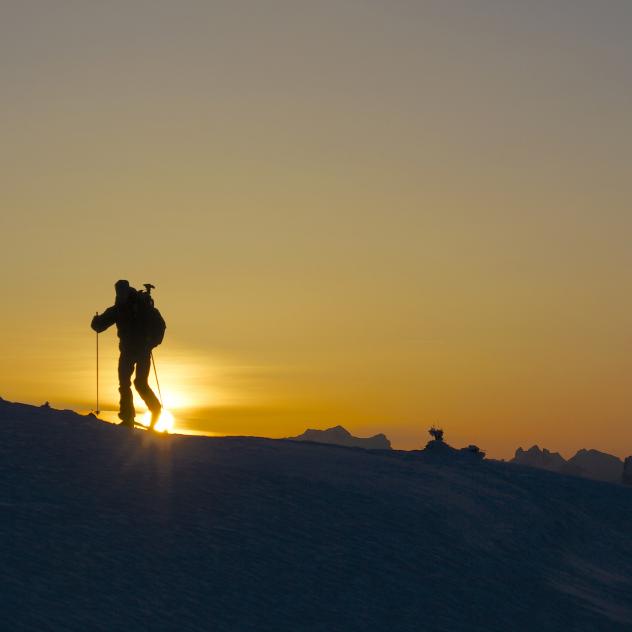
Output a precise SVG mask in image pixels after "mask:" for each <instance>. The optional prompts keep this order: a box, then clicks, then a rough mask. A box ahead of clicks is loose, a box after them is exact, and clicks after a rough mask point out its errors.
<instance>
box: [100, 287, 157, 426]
mask: <svg viewBox="0 0 632 632" xmlns="http://www.w3.org/2000/svg"><path fill="white" fill-rule="evenodd" d="M145 287H146V288H147V291H145V292H143V291H138V290H136V289H134V288H133V287H131V286H130V284H129V282H128V281H126V280H124V279H121V280H120V281H117V282H116V283H115V284H114V289H115V291H116V299H115V301H114V305H112V307H108V309H106V310H105V311H104V312H103V313H102V314H98V313H97V315H96V316H95V317H94V318H93V319H92V324H91V327H92V329H93V330H94V331H96V332H97V333H101V332H102V331H105V330H106V329H108V327H111V326H112V325H114V324H116V329H117V333H118V337H119V350H120V356H119V362H118V378H119V393H120V395H121V399H120V408H119V414H118V416H119V419H120V420H121V423H120V425H122V426H126V427H129V428H133V427H134V419H135V417H136V411H135V410H134V400H133V395H132V374H133V373H134V368H135V369H136V377H135V378H134V386H135V387H136V390H137V391H138V394H139V395H140V396H141V398H142V399H143V401H144V402H145V404H146V405H147V408H148V409H149V410H150V411H151V422H150V428H153V427H154V426H155V425H156V422H157V421H158V419H159V418H160V412H161V410H162V406H161V405H160V401H159V399H158V398H157V397H156V394H155V393H154V392H153V391H152V389H151V388H150V386H149V382H148V379H149V370H150V368H151V351H152V349H153V348H154V347H155V346H156V345H158V344H160V343H161V342H162V338H163V336H164V332H165V321H164V319H163V318H162V316H161V314H160V312H159V311H158V310H157V309H156V308H155V307H154V304H153V300H152V299H151V296H150V291H151V289H152V287H153V286H151V285H149V284H147V285H146V286H145Z"/></svg>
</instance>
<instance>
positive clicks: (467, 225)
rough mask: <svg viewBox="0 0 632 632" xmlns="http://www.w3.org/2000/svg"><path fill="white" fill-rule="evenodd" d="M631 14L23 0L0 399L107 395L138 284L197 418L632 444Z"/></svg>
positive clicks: (411, 438)
mask: <svg viewBox="0 0 632 632" xmlns="http://www.w3.org/2000/svg"><path fill="white" fill-rule="evenodd" d="M631 28H632V3H631V2H629V0H606V1H604V2H597V1H596V0H590V1H588V0H547V1H534V2H524V1H518V0H454V1H450V2H446V1H445V0H418V1H412V0H379V1H378V0H364V1H360V0H356V1H346V0H319V1H318V2H307V1H301V0H250V1H240V0H225V1H224V0H214V1H213V2H206V1H204V2H203V1H199V2H198V1H178V2H175V1H169V2H166V1H164V0H152V1H149V0H148V1H133V0H125V1H110V2H90V1H84V0H76V1H66V0H63V1H62V0H54V1H49V0H46V1H40V2H35V1H28V0H27V1H23V0H20V1H18V0H9V1H5V2H3V3H2V9H1V10H0V78H1V80H2V101H1V108H2V116H1V117H0V138H1V139H2V140H1V143H2V150H1V151H0V161H1V162H0V185H1V186H0V191H1V193H0V195H1V198H0V199H1V215H0V218H1V219H0V222H1V223H0V230H1V234H2V247H1V248H0V265H1V269H2V274H1V276H0V291H1V294H2V303H1V305H2V309H1V310H0V327H1V331H2V336H3V341H2V353H1V354H0V395H1V396H2V397H4V398H5V399H10V400H16V401H26V402H31V403H38V404H39V403H42V402H43V401H45V400H49V401H50V402H51V404H52V405H54V406H56V407H71V408H74V409H77V410H82V411H87V410H90V409H91V408H93V407H94V406H95V403H94V397H95V335H94V333H93V332H92V331H91V330H90V328H89V323H90V319H91V317H92V315H93V314H94V313H95V312H96V311H97V310H98V311H103V310H104V309H105V308H106V307H108V306H109V305H111V304H112V303H113V300H114V289H113V284H114V282H115V281H116V280H117V279H119V278H125V279H129V281H130V282H131V283H132V285H135V286H137V287H139V286H141V284H142V283H144V282H152V283H154V284H155V285H156V286H157V289H156V290H155V297H156V304H157V306H158V307H159V309H160V310H161V312H162V313H163V315H164V317H165V319H166V321H167V326H168V329H167V334H166V338H165V342H164V344H163V345H162V346H161V347H159V348H158V349H157V351H156V361H157V364H158V370H159V377H160V381H161V387H162V390H163V394H164V395H165V401H166V404H167V406H168V407H170V408H171V409H172V410H173V412H174V414H175V416H176V422H177V423H178V424H179V425H180V427H182V428H185V429H186V428H188V429H191V430H198V431H205V432H216V433H220V434H256V435H263V436H271V437H281V436H289V435H295V434H299V433H301V432H303V430H304V429H305V428H306V427H313V428H327V427H330V426H333V425H336V424H342V425H344V426H345V427H346V428H348V429H349V430H350V431H351V432H353V433H354V434H357V435H362V436H365V435H369V434H374V433H376V432H384V433H385V434H386V435H387V436H388V437H389V438H390V439H391V440H392V442H393V445H394V447H397V448H406V449H409V448H416V447H419V446H420V445H422V443H425V441H426V440H427V438H428V437H427V435H426V429H427V428H428V427H429V426H430V425H431V424H433V423H438V424H440V425H442V426H443V427H444V429H445V431H446V439H447V440H448V441H449V442H450V443H452V444H454V445H456V446H461V445H466V444H468V443H475V444H477V445H479V446H480V447H481V448H483V449H485V450H487V451H488V453H489V454H490V455H491V456H496V457H504V458H506V457H510V456H511V455H512V453H513V451H514V450H515V448H516V447H518V446H519V445H520V446H523V447H528V446H530V445H532V444H534V443H538V444H539V445H541V446H545V447H548V448H549V449H552V450H560V451H561V452H562V453H563V454H564V455H565V456H569V455H570V454H572V453H573V452H574V451H575V450H577V449H579V448H582V447H591V448H597V449H601V450H604V451H608V452H611V453H614V454H617V455H619V456H624V455H628V454H630V453H631V452H632V294H631V290H632V288H631V283H630V281H631V280H632V279H631V270H632V248H631V247H630V243H631V241H630V238H631V236H632V212H631V210H630V200H632V177H631V176H632V174H631V173H630V171H631V169H630V167H631V165H632V118H631V116H630V112H632V38H631V37H630V32H631ZM100 342H101V357H102V363H101V371H102V379H101V393H102V408H109V409H112V410H114V409H115V408H116V404H117V398H118V393H117V384H116V372H115V362H116V356H117V353H118V351H117V340H116V335H115V332H114V331H113V330H111V331H108V332H106V333H105V334H102V335H101V337H100Z"/></svg>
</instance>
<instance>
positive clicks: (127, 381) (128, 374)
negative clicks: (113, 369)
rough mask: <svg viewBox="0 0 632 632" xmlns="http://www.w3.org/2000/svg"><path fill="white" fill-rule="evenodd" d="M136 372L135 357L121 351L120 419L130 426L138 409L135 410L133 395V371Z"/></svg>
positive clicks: (119, 367) (119, 366) (119, 372)
mask: <svg viewBox="0 0 632 632" xmlns="http://www.w3.org/2000/svg"><path fill="white" fill-rule="evenodd" d="M133 372H134V358H133V356H132V355H131V354H130V353H128V352H126V351H121V355H120V356H119V363H118V376H119V393H120V394H121V402H120V407H119V414H118V416H119V419H121V420H122V421H123V422H124V423H126V424H129V425H130V426H131V425H133V423H134V417H135V416H136V411H135V410H134V399H133V397H132V373H133Z"/></svg>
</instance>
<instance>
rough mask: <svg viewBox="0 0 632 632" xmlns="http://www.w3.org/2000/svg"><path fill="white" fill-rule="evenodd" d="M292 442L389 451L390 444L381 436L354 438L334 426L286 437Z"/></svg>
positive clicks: (342, 429)
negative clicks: (309, 442)
mask: <svg viewBox="0 0 632 632" xmlns="http://www.w3.org/2000/svg"><path fill="white" fill-rule="evenodd" d="M288 439H291V440H292V441H314V442H316V443H332V444H334V445H343V446H347V447H352V448H365V449H367V450H390V449H391V442H390V441H389V440H388V439H387V438H386V436H385V435H383V434H381V433H380V434H376V435H374V436H373V437H367V438H363V437H354V436H353V435H352V434H351V433H350V432H349V431H348V430H347V429H346V428H343V427H342V426H335V427H333V428H327V430H313V429H311V428H310V429H308V430H306V431H305V432H304V433H303V434H302V435H298V437H288Z"/></svg>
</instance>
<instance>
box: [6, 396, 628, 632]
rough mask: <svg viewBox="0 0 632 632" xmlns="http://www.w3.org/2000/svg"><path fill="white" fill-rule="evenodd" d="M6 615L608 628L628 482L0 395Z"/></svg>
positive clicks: (612, 621) (325, 625) (31, 623)
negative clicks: (173, 422)
mask: <svg viewBox="0 0 632 632" xmlns="http://www.w3.org/2000/svg"><path fill="white" fill-rule="evenodd" d="M0 437H1V438H0V508H1V514H0V515H1V516H2V520H0V551H1V555H2V557H1V562H2V564H1V567H0V568H1V570H0V573H1V583H0V595H1V598H0V620H1V621H2V629H7V630H12V631H13V630H64V631H74V630H78V631H79V630H81V631H82V632H83V631H87V630H209V631H222V630H230V631H242V630H243V631H250V630H256V631H259V630H261V631H267V630H270V631H274V632H282V631H286V630H287V631H290V630H291V631H293V632H294V631H302V630H305V631H323V632H325V631H327V632H330V631H338V630H340V631H345V632H347V631H355V630H358V631H360V630H362V631H367V630H369V631H371V630H384V631H386V630H388V631H390V630H415V631H435V630H445V631H446V632H447V631H449V632H459V631H463V630H468V631H479V630H480V631H481V632H482V631H485V632H493V631H496V630H498V631H502V632H507V631H522V630H525V631H526V630H528V631H549V630H550V631H553V630H555V631H561V630H568V631H583V630H586V631H587V632H588V631H589V632H595V631H602V630H603V631H612V632H617V631H624V630H631V629H632V539H631V538H630V533H631V530H630V526H631V524H632V489H629V488H625V487H623V486H618V485H614V484H609V483H600V482H598V481H591V480H586V479H581V478H575V477H570V476H568V477H566V476H563V475H560V474H556V473H552V472H546V471H543V470H537V469H533V468H528V467H522V466H518V465H513V464H507V463H499V462H490V461H477V460H476V459H472V458H467V457H466V456H463V455H461V456H459V455H458V453H457V454H456V455H455V454H451V453H444V452H443V451H436V452H435V453H433V454H431V453H430V451H429V452H428V453H423V452H400V451H377V452H374V451H366V450H362V449H358V448H344V447H337V446H331V445H322V444H311V443H302V442H295V441H284V440H269V439H258V438H240V437H233V438H200V437H185V436H167V437H161V436H155V435H151V434H150V433H146V432H144V431H135V432H133V433H132V432H130V431H126V430H123V429H120V428H117V427H115V426H112V425H110V424H106V423H102V422H100V421H97V420H95V419H94V418H91V417H80V416H78V415H76V414H74V413H71V412H60V411H54V410H49V409H40V408H34V407H30V406H26V405H18V404H9V403H6V402H0Z"/></svg>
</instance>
